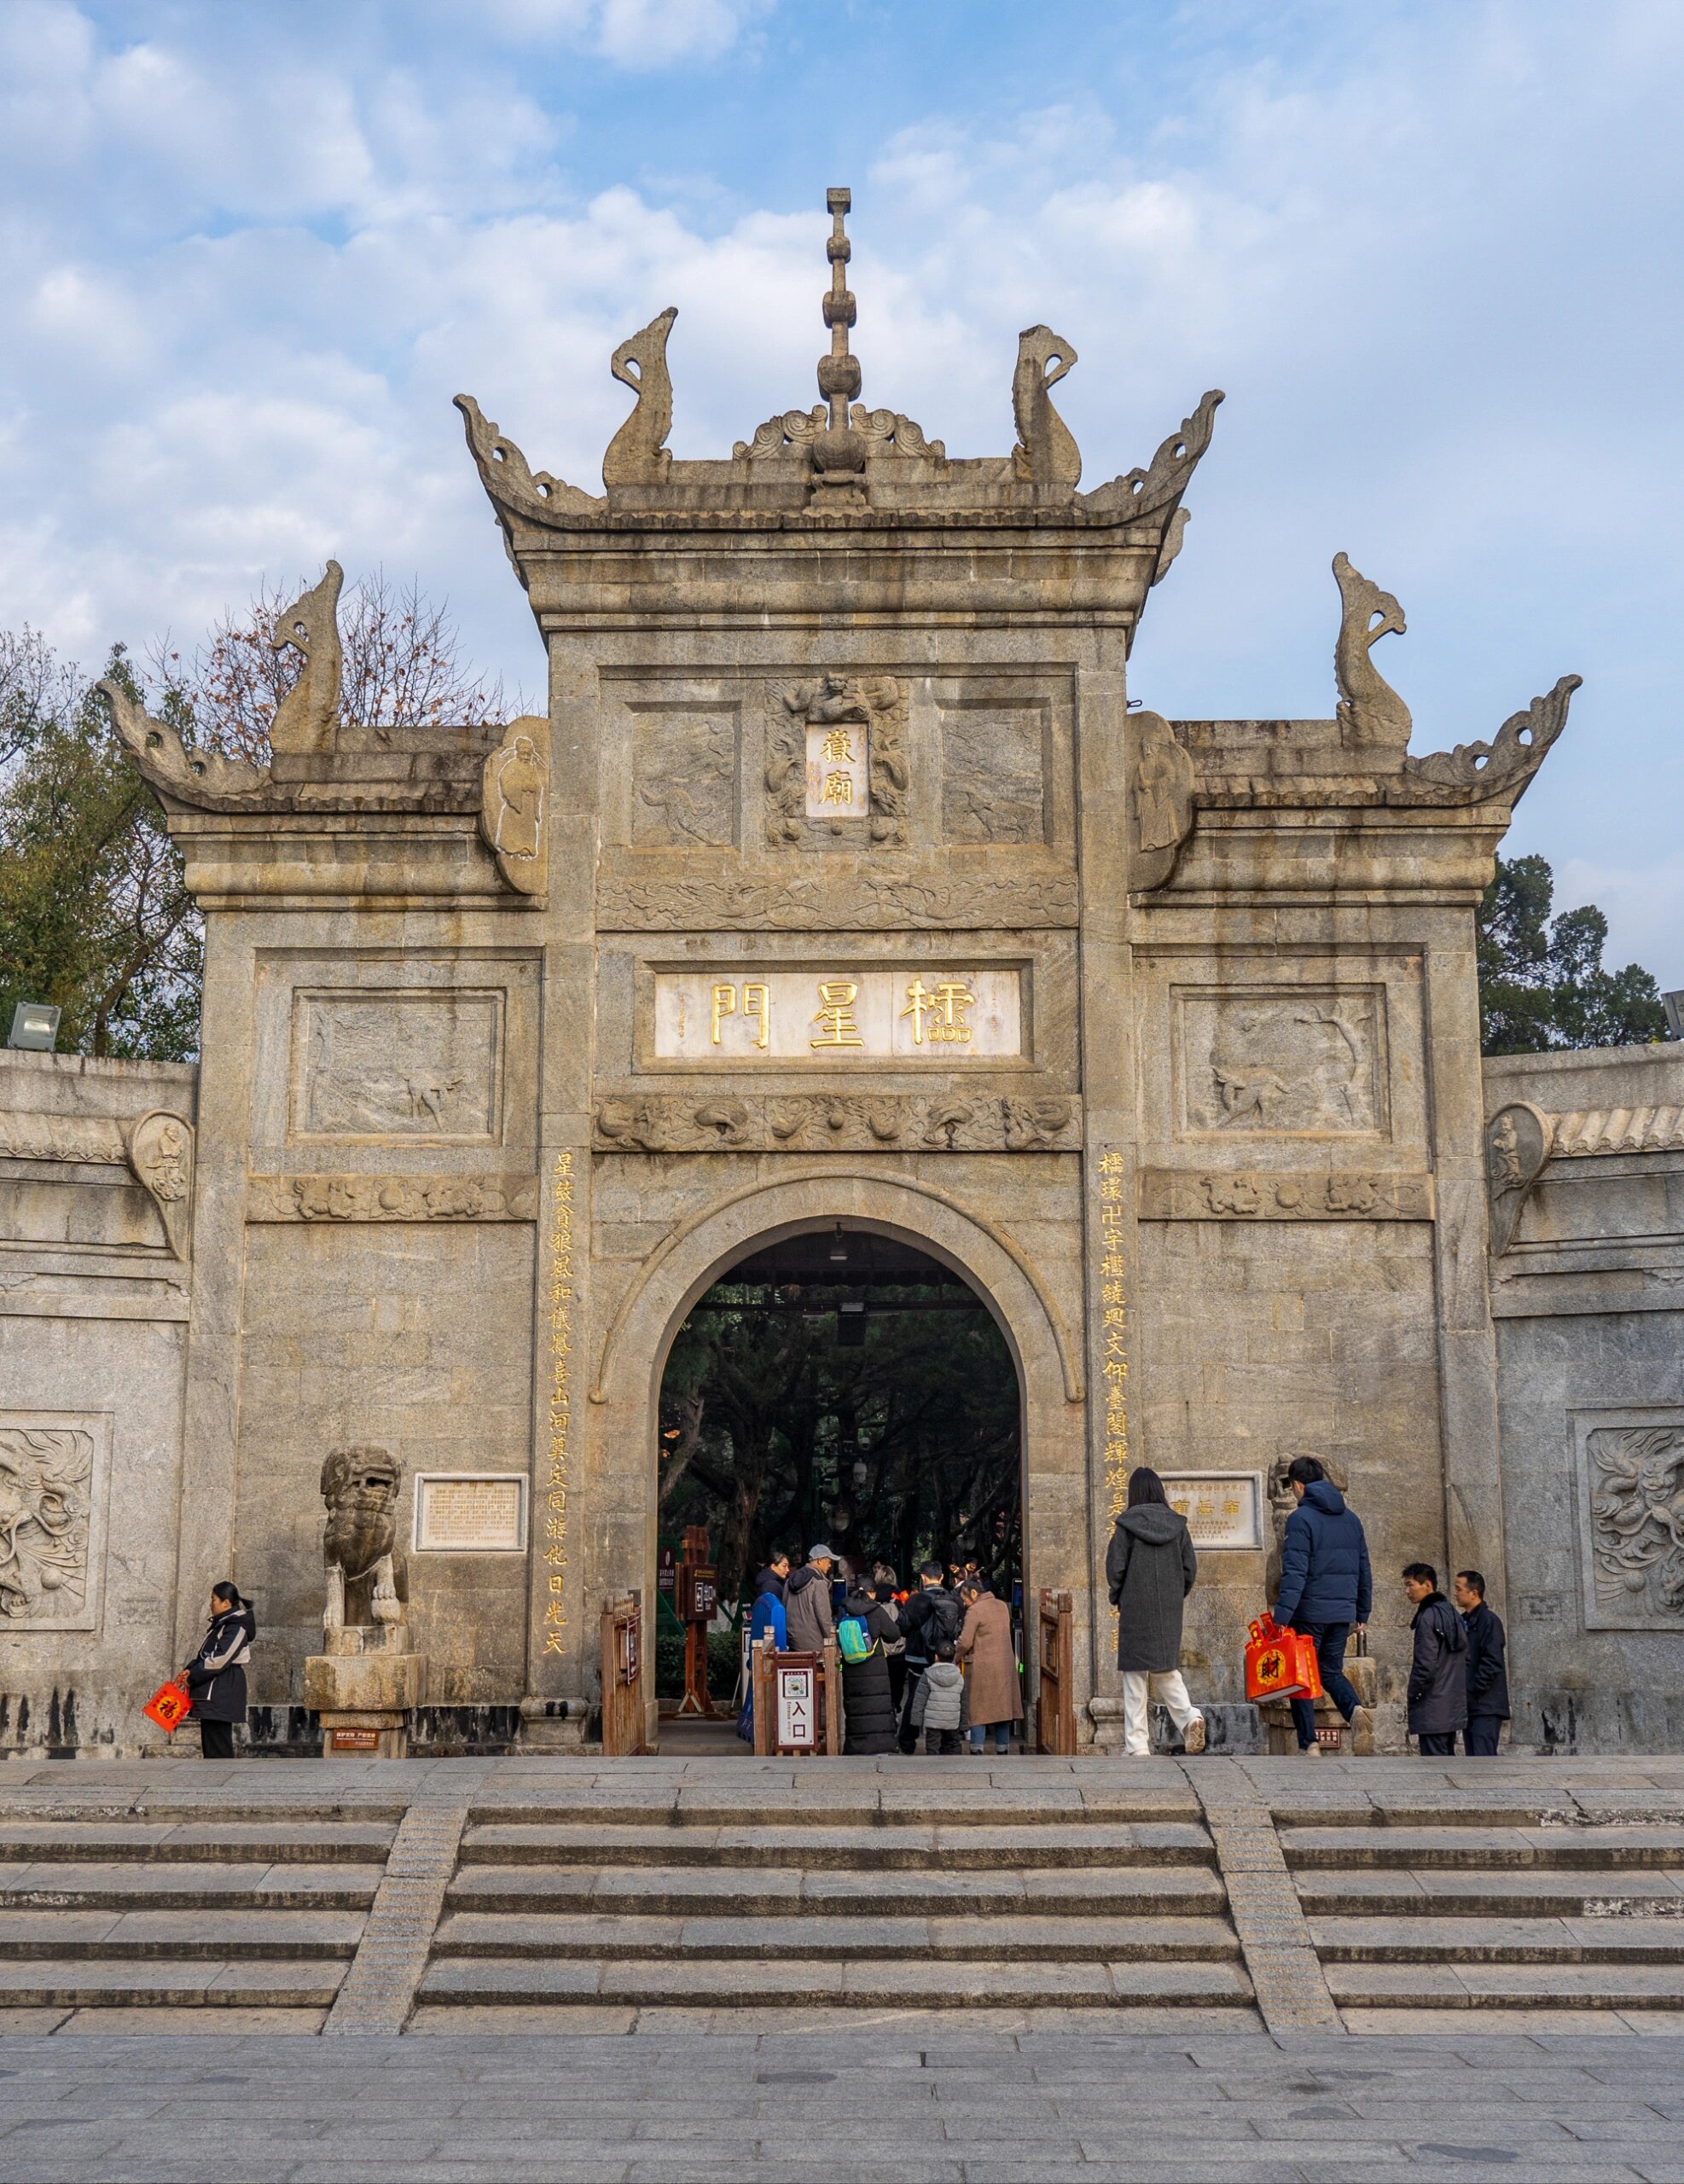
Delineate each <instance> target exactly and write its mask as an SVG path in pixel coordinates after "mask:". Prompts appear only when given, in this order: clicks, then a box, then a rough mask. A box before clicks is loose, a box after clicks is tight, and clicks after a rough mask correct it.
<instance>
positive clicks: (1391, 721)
mask: <svg viewBox="0 0 1684 2184" xmlns="http://www.w3.org/2000/svg"><path fill="white" fill-rule="evenodd" d="M1333 574H1334V577H1335V578H1337V579H1338V587H1339V597H1340V599H1341V600H1342V601H1343V602H1344V612H1343V613H1342V614H1341V617H1340V620H1339V634H1338V641H1337V642H1336V643H1335V644H1334V647H1333V679H1334V680H1335V682H1336V683H1338V688H1339V702H1338V714H1337V717H1338V723H1339V732H1340V734H1341V735H1343V737H1344V741H1345V742H1346V744H1347V745H1349V746H1353V747H1355V748H1356V749H1357V750H1363V751H1381V752H1393V753H1395V754H1396V755H1397V757H1398V758H1402V755H1403V753H1404V752H1405V751H1406V750H1407V749H1408V744H1409V730H1410V728H1411V725H1412V723H1411V721H1410V718H1409V708H1408V706H1406V705H1405V704H1404V702H1403V700H1402V698H1400V697H1399V696H1398V694H1397V691H1396V690H1394V689H1393V688H1392V687H1391V684H1390V683H1387V682H1386V681H1385V678H1384V677H1382V676H1381V674H1380V673H1379V670H1378V669H1377V668H1376V667H1375V665H1374V663H1373V659H1371V658H1370V656H1369V655H1370V653H1372V651H1373V648H1374V646H1375V645H1377V644H1378V643H1379V641H1380V639H1381V638H1382V637H1383V636H1386V635H1387V634H1388V633H1389V632H1395V633H1396V634H1397V636H1400V637H1401V636H1402V635H1403V634H1404V632H1405V630H1407V629H1408V624H1407V623H1406V622H1405V621H1404V619H1403V609H1402V607H1400V606H1399V605H1398V603H1397V601H1396V599H1394V598H1393V597H1392V595H1391V593H1390V592H1389V591H1382V590H1380V588H1379V585H1378V584H1371V583H1370V582H1369V580H1368V578H1367V577H1365V576H1363V575H1362V574H1360V573H1359V572H1358V571H1356V569H1354V568H1352V566H1350V556H1349V555H1345V554H1335V555H1334V556H1333Z"/></svg>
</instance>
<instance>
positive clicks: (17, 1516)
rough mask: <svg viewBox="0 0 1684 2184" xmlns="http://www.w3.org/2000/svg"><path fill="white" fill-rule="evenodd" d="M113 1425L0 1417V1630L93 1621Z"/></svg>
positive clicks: (81, 1419) (50, 1416) (74, 1417)
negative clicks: (108, 1457) (111, 1428)
mask: <svg viewBox="0 0 1684 2184" xmlns="http://www.w3.org/2000/svg"><path fill="white" fill-rule="evenodd" d="M109 1446H110V1425H109V1420H107V1418H106V1417H105V1416H104V1415H103V1414H102V1413H100V1412H97V1411H96V1412H92V1413H86V1414H77V1413H67V1412H63V1411H0V1629H11V1630H28V1631H32V1632H33V1631H44V1630H93V1629H97V1628H98V1625H99V1608H100V1601H99V1593H100V1580H101V1577H102V1565H103V1562H104V1550H105V1540H104V1513H105V1493H106V1480H107V1455H108V1450H109Z"/></svg>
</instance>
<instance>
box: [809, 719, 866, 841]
mask: <svg viewBox="0 0 1684 2184" xmlns="http://www.w3.org/2000/svg"><path fill="white" fill-rule="evenodd" d="M870 733H871V731H870V730H869V729H868V728H867V726H866V724H865V723H864V722H863V721H861V720H839V721H834V722H833V723H831V725H830V726H829V727H827V728H813V727H810V728H809V729H808V730H807V816H808V817H809V818H810V819H864V818H868V817H869V816H870V812H871V773H870V767H869V764H868V758H869V746H868V742H867V738H868V735H870Z"/></svg>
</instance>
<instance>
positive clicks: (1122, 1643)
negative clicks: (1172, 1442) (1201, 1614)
mask: <svg viewBox="0 0 1684 2184" xmlns="http://www.w3.org/2000/svg"><path fill="white" fill-rule="evenodd" d="M1105 1574H1106V1584H1107V1585H1108V1587H1109V1588H1110V1591H1111V1604H1112V1606H1113V1607H1114V1608H1115V1609H1116V1610H1117V1665H1118V1668H1119V1669H1121V1670H1122V1671H1123V1732H1124V1741H1123V1749H1124V1751H1125V1752H1127V1753H1128V1754H1129V1756H1130V1757H1134V1758H1136V1759H1144V1758H1145V1757H1147V1754H1148V1753H1149V1752H1150V1751H1151V1749H1152V1744H1151V1740H1150V1738H1149V1737H1148V1735H1147V1701H1148V1699H1157V1700H1158V1702H1159V1703H1160V1704H1161V1705H1164V1706H1167V1707H1168V1708H1169V1710H1170V1720H1171V1721H1172V1722H1174V1723H1175V1725H1176V1729H1177V1730H1178V1731H1179V1732H1180V1734H1181V1740H1182V1744H1183V1745H1184V1746H1185V1747H1186V1749H1187V1750H1188V1751H1193V1752H1197V1751H1204V1749H1205V1716H1203V1715H1202V1714H1201V1713H1200V1712H1199V1710H1198V1709H1197V1707H1195V1706H1194V1705H1193V1701H1192V1700H1191V1699H1189V1698H1188V1695H1187V1686H1186V1684H1185V1683H1184V1682H1182V1672H1181V1657H1182V1605H1183V1603H1184V1602H1185V1600H1186V1599H1187V1596H1188V1594H1189V1593H1190V1592H1191V1591H1192V1590H1193V1580H1194V1578H1195V1577H1197V1576H1198V1575H1199V1557H1198V1556H1197V1555H1196V1554H1194V1553H1193V1536H1192V1534H1191V1533H1190V1532H1189V1531H1188V1528H1187V1519H1186V1518H1185V1517H1183V1516H1182V1513H1181V1512H1180V1511H1179V1510H1177V1509H1172V1508H1171V1507H1170V1504H1169V1502H1168V1500H1167V1499H1166V1498H1165V1496H1164V1482H1163V1480H1162V1479H1161V1478H1159V1477H1158V1473H1157V1472H1155V1471H1153V1470H1152V1469H1151V1467H1149V1466H1148V1465H1146V1464H1141V1465H1140V1466H1138V1467H1136V1468H1135V1471H1133V1472H1131V1473H1130V1474H1129V1499H1128V1502H1127V1505H1126V1507H1124V1508H1123V1509H1122V1510H1121V1511H1120V1512H1119V1513H1118V1519H1117V1524H1116V1528H1115V1530H1114V1531H1112V1535H1111V1545H1110V1546H1109V1547H1108V1548H1106V1558H1105Z"/></svg>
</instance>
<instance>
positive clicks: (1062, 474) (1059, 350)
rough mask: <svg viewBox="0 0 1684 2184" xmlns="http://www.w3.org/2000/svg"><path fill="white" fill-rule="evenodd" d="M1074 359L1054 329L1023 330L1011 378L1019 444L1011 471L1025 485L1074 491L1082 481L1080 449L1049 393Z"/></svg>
mask: <svg viewBox="0 0 1684 2184" xmlns="http://www.w3.org/2000/svg"><path fill="white" fill-rule="evenodd" d="M1076 361H1077V357H1076V351H1075V350H1074V349H1073V348H1071V345H1070V343H1069V342H1068V341H1066V340H1064V338H1063V336H1062V335H1060V334H1054V331H1053V329H1052V328H1051V327H1050V326H1029V327H1025V328H1024V330H1023V332H1022V333H1021V334H1019V336H1018V363H1017V369H1016V370H1015V371H1014V372H1013V375H1012V415H1013V418H1014V419H1015V420H1016V422H1017V427H1018V444H1017V445H1016V446H1015V447H1014V448H1013V450H1012V469H1013V474H1014V475H1015V476H1016V477H1017V478H1019V479H1021V480H1022V482H1023V483H1024V484H1025V485H1068V486H1070V487H1071V488H1072V489H1073V488H1074V487H1075V486H1076V485H1078V484H1079V483H1080V481H1081V477H1082V450H1080V448H1078V447H1077V444H1076V437H1075V435H1074V433H1072V432H1071V429H1070V427H1069V426H1068V425H1066V422H1065V421H1064V419H1063V418H1062V417H1060V415H1059V413H1058V411H1057V410H1054V407H1053V404H1052V398H1051V395H1050V394H1049V392H1048V389H1049V388H1051V387H1054V386H1057V385H1058V383H1059V381H1060V380H1061V379H1062V378H1063V377H1064V375H1065V374H1066V372H1067V371H1069V369H1071V365H1072V364H1074V363H1075V362H1076Z"/></svg>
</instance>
